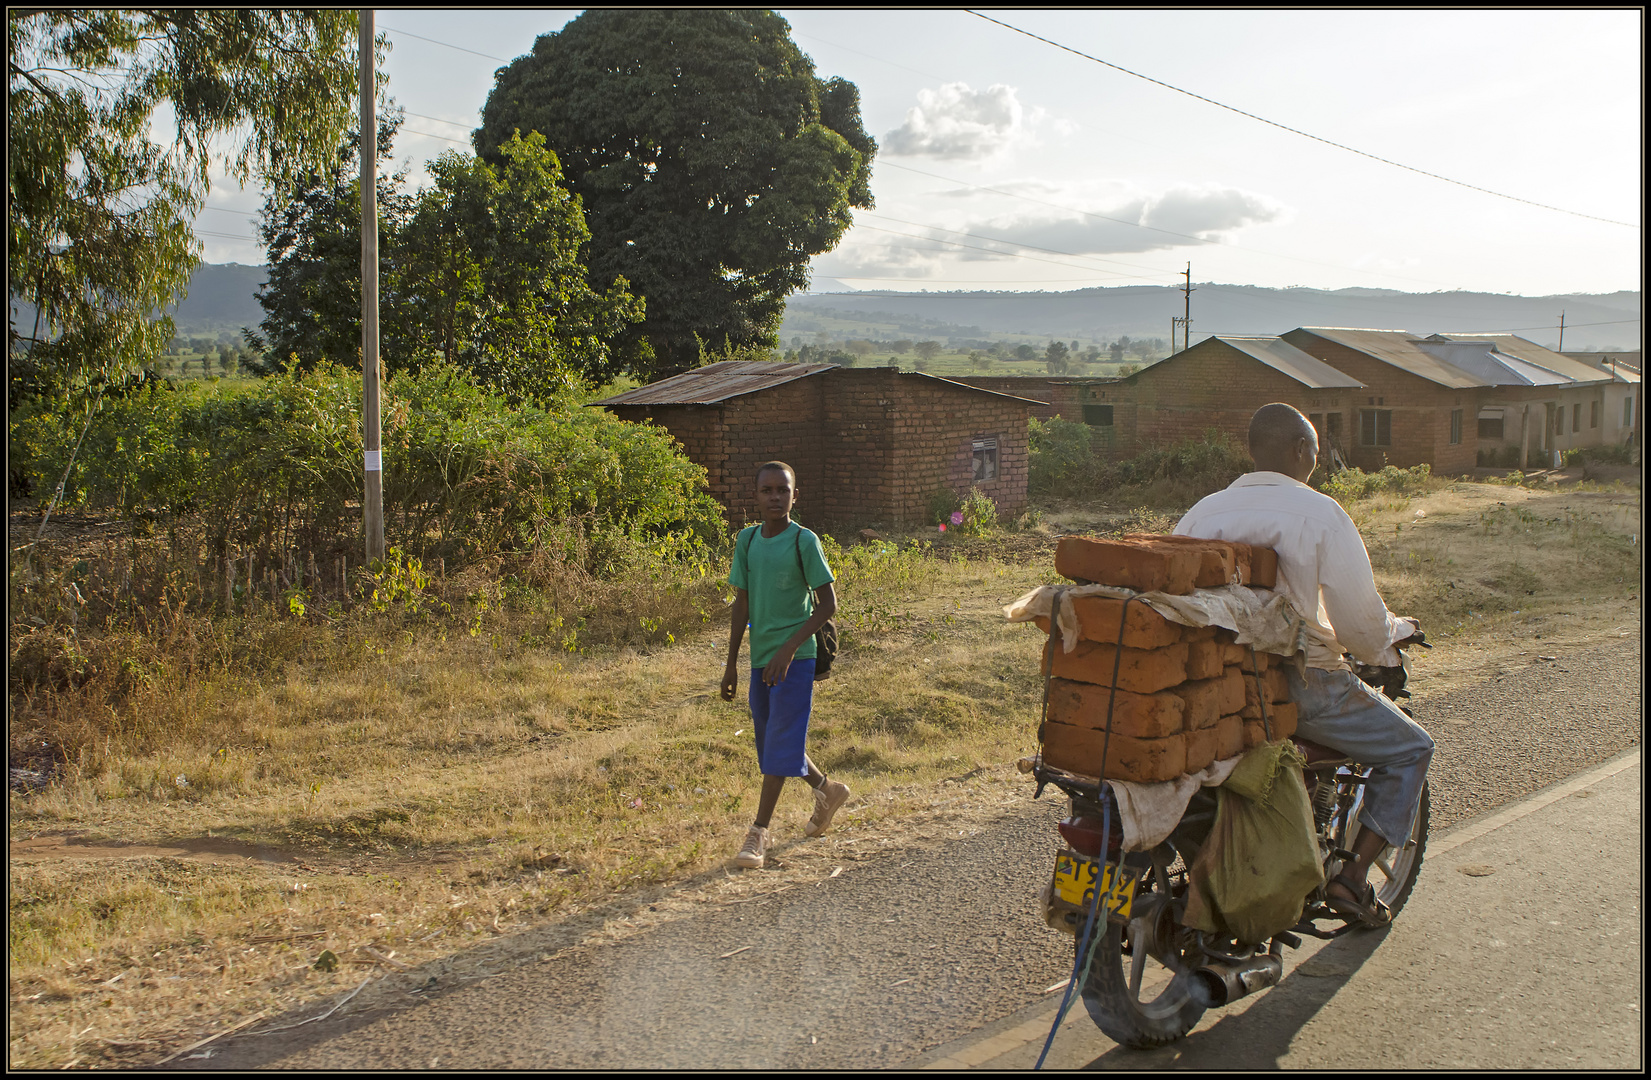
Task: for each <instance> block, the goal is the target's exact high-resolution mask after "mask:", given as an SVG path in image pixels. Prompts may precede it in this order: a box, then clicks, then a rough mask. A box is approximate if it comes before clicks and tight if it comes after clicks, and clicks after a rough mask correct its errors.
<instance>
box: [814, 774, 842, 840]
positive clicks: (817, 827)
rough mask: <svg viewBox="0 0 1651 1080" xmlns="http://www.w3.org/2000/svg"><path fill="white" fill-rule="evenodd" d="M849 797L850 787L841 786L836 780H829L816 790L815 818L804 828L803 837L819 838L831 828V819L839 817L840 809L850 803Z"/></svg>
mask: <svg viewBox="0 0 1651 1080" xmlns="http://www.w3.org/2000/svg"><path fill="white" fill-rule="evenodd" d="M848 795H849V791H848V785H847V784H839V783H838V782H837V781H835V780H827V781H826V782H825V783H823V784H821V785H820V786H819V787H817V788H815V789H814V816H813V817H811V818H809V819H808V824H807V825H804V826H803V835H805V836H819V835H821V834H823V833H824V832H825V831H826V830H827V829H829V828H831V819H832V818H833V817H835V816H836V815H837V811H838V809H839V808H840V807H841V806H842V805H843V804H844V803H846V802H848Z"/></svg>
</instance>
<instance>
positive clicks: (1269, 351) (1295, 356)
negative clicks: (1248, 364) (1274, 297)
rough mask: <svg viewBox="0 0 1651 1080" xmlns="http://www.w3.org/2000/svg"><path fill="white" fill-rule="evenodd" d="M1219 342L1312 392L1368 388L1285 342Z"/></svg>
mask: <svg viewBox="0 0 1651 1080" xmlns="http://www.w3.org/2000/svg"><path fill="white" fill-rule="evenodd" d="M1215 340H1216V341H1219V342H1221V343H1222V344H1224V345H1228V346H1231V347H1232V348H1234V349H1237V350H1238V351H1239V352H1241V353H1243V354H1244V355H1245V356H1248V357H1251V358H1252V359H1255V360H1259V361H1261V362H1262V363H1263V364H1266V365H1267V366H1268V367H1270V368H1272V369H1273V370H1274V371H1277V372H1279V373H1280V374H1283V375H1288V376H1289V377H1290V378H1292V379H1294V380H1295V381H1296V382H1298V383H1300V384H1301V385H1303V386H1305V387H1308V388H1309V389H1312V390H1325V389H1329V388H1331V387H1362V386H1363V385H1364V383H1362V382H1360V381H1359V380H1357V379H1355V378H1353V377H1352V376H1350V375H1345V374H1343V373H1342V372H1340V371H1337V370H1336V369H1335V368H1333V367H1331V366H1330V365H1329V364H1326V363H1325V362H1324V361H1323V360H1315V359H1314V358H1313V357H1312V356H1310V355H1308V354H1307V353H1304V352H1302V351H1301V350H1300V349H1298V348H1296V347H1295V346H1294V345H1292V344H1290V343H1289V342H1288V341H1285V340H1283V339H1282V338H1276V337H1233V336H1228V335H1225V334H1217V335H1216V336H1215Z"/></svg>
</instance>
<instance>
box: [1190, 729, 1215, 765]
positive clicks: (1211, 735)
mask: <svg viewBox="0 0 1651 1080" xmlns="http://www.w3.org/2000/svg"><path fill="white" fill-rule="evenodd" d="M1184 737H1185V738H1186V740H1187V771H1188V772H1190V773H1195V772H1197V771H1198V770H1200V769H1202V768H1204V767H1205V766H1207V765H1208V764H1209V763H1210V762H1212V761H1214V760H1215V742H1216V730H1215V728H1213V727H1212V728H1205V729H1203V730H1202V731H1189V732H1187V733H1186V734H1185V736H1184Z"/></svg>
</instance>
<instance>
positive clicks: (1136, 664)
mask: <svg viewBox="0 0 1651 1080" xmlns="http://www.w3.org/2000/svg"><path fill="white" fill-rule="evenodd" d="M1051 656H1053V657H1054V668H1053V672H1052V673H1053V674H1055V675H1057V676H1059V677H1060V678H1063V679H1073V680H1076V681H1077V682H1086V683H1096V684H1099V685H1101V686H1111V685H1112V675H1113V665H1114V664H1116V665H1117V675H1118V688H1119V689H1120V690H1128V691H1129V692H1130V693H1133V694H1155V693H1157V692H1158V691H1160V690H1167V689H1169V688H1170V687H1172V686H1179V685H1181V683H1183V682H1185V681H1186V679H1187V646H1186V645H1167V646H1165V647H1164V648H1162V649H1125V650H1124V651H1123V658H1122V659H1121V660H1120V659H1118V646H1116V645H1102V644H1099V643H1098V642H1094V641H1080V642H1078V644H1077V646H1076V647H1075V648H1074V649H1073V650H1072V651H1071V652H1066V651H1065V650H1063V649H1062V648H1061V646H1060V643H1059V642H1053V641H1051V642H1045V643H1044V646H1043V671H1044V673H1045V674H1050V673H1051V669H1050V657H1051Z"/></svg>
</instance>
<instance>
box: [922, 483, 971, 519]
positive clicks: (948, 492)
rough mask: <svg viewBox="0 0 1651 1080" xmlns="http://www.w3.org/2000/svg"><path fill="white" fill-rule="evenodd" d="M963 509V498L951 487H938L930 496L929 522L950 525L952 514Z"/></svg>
mask: <svg viewBox="0 0 1651 1080" xmlns="http://www.w3.org/2000/svg"><path fill="white" fill-rule="evenodd" d="M961 509H963V499H962V497H961V496H959V495H958V493H957V492H955V491H953V490H952V489H951V488H936V489H935V491H934V494H932V495H930V496H929V524H930V525H946V526H950V525H951V521H952V515H953V514H954V513H956V512H957V511H959V510H961Z"/></svg>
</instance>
